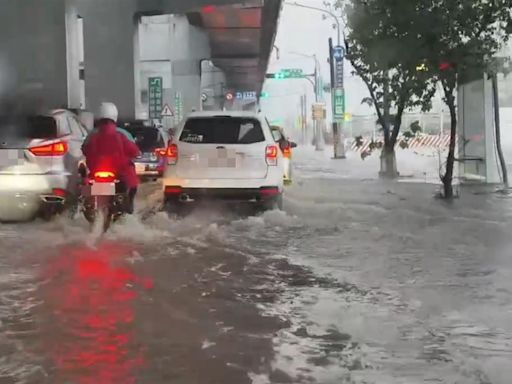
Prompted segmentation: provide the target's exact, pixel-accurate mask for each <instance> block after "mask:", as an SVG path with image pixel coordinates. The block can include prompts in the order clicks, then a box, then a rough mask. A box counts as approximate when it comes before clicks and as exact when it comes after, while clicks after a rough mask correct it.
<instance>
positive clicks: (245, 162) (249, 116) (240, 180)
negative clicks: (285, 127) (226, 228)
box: [163, 111, 283, 209]
mask: <svg viewBox="0 0 512 384" xmlns="http://www.w3.org/2000/svg"><path fill="white" fill-rule="evenodd" d="M163 186H164V196H165V201H166V203H167V204H168V205H169V206H171V209H172V208H177V209H179V206H180V205H183V204H188V203H192V202H195V201H198V200H203V199H215V200H222V201H227V202H234V203H250V204H253V205H254V206H256V207H258V208H262V209H274V208H278V209H282V202H283V157H282V153H281V151H280V150H279V147H278V145H277V144H276V142H275V140H274V138H273V136H272V132H271V130H270V127H269V125H268V123H267V121H266V119H265V117H263V116H261V115H258V114H255V113H253V112H232V111H220V112H214V111H207V112H194V113H192V114H190V115H189V116H188V117H187V118H186V119H185V120H184V121H183V122H182V123H181V125H180V127H179V128H178V129H177V131H176V134H175V136H174V138H173V141H172V143H171V144H170V146H169V148H167V166H166V169H165V172H164V177H163Z"/></svg>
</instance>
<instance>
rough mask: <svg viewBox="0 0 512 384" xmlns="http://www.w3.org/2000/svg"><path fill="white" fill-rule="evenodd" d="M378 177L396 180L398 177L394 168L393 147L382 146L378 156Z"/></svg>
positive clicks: (394, 155) (394, 156) (394, 154)
mask: <svg viewBox="0 0 512 384" xmlns="http://www.w3.org/2000/svg"><path fill="white" fill-rule="evenodd" d="M379 175H380V176H381V177H384V178H386V179H396V178H397V177H398V176H399V173H398V170H397V167H396V153H395V147H394V146H390V145H384V147H383V148H382V152H381V154H380V172H379Z"/></svg>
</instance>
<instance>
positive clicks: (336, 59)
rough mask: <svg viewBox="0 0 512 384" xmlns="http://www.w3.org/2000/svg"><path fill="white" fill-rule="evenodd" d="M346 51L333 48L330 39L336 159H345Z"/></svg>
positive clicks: (340, 48)
mask: <svg viewBox="0 0 512 384" xmlns="http://www.w3.org/2000/svg"><path fill="white" fill-rule="evenodd" d="M344 60H345V49H344V48H343V47H342V46H341V45H338V46H336V47H333V46H332V39H331V38H329V65H330V68H331V98H332V132H333V136H334V158H335V159H345V158H346V157H347V156H346V154H345V140H344V139H343V128H344V127H343V122H344V119H345V81H344V76H345V63H344Z"/></svg>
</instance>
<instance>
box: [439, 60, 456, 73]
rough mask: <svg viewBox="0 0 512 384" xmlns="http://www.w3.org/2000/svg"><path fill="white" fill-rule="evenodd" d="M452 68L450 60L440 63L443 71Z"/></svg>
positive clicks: (440, 68)
mask: <svg viewBox="0 0 512 384" xmlns="http://www.w3.org/2000/svg"><path fill="white" fill-rule="evenodd" d="M452 68H453V64H452V63H450V62H449V61H442V62H441V63H439V70H441V71H447V70H449V69H452Z"/></svg>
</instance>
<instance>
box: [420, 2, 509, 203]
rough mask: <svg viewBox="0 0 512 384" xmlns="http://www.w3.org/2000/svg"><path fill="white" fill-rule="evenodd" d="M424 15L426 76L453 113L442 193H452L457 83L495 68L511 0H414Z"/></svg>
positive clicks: (506, 36) (422, 38) (506, 33)
mask: <svg viewBox="0 0 512 384" xmlns="http://www.w3.org/2000/svg"><path fill="white" fill-rule="evenodd" d="M414 2H415V3H417V4H416V12H417V13H418V14H420V15H422V16H423V20H422V25H421V28H420V29H421V33H419V34H418V39H419V40H420V41H421V42H422V48H421V53H422V55H424V62H425V63H426V64H427V65H426V67H427V69H428V73H429V75H430V76H432V77H434V78H436V79H438V80H439V81H440V82H441V84H442V86H443V90H444V101H445V103H446V104H447V106H448V108H449V110H450V114H451V129H450V147H449V152H448V158H447V161H446V171H445V173H444V175H441V180H442V181H443V184H444V187H445V190H444V196H445V197H447V198H451V197H452V196H453V188H452V179H453V168H454V164H455V141H456V135H457V113H456V95H455V91H456V89H457V87H458V85H460V84H463V83H466V82H470V81H473V80H477V79H481V78H482V76H483V74H484V73H485V72H494V71H496V70H497V68H496V60H495V58H494V56H495V55H496V53H497V52H498V51H499V49H500V48H501V46H502V45H503V43H505V42H506V41H507V40H508V39H509V37H510V34H511V33H512V12H511V6H512V4H511V0H457V1H442V0H423V1H420V0H414ZM447 64H448V65H447Z"/></svg>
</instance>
